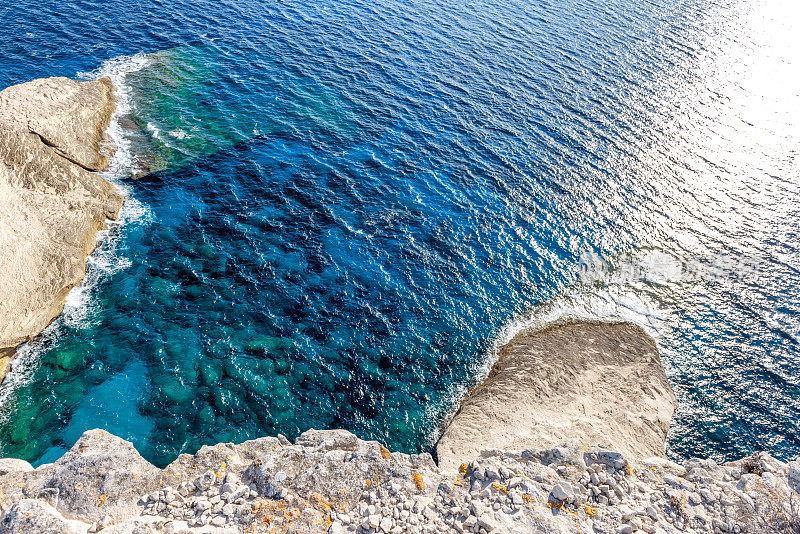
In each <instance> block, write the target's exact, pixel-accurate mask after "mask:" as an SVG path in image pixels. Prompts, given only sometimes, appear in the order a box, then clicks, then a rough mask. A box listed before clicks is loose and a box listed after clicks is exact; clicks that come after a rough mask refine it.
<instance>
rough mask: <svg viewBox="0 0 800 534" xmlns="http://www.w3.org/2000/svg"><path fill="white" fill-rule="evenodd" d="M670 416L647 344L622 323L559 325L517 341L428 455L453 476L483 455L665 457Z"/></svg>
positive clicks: (670, 398) (666, 388) (671, 403)
mask: <svg viewBox="0 0 800 534" xmlns="http://www.w3.org/2000/svg"><path fill="white" fill-rule="evenodd" d="M676 408H677V400H676V399H675V394H674V393H673V391H672V389H671V387H670V385H669V382H668V381H667V377H666V375H665V373H664V369H663V368H662V366H661V362H660V360H659V356H658V350H657V348H656V345H655V342H654V341H653V339H652V338H651V337H650V336H649V335H647V333H646V332H644V330H642V329H641V328H640V327H638V326H636V325H633V324H630V323H606V322H593V321H562V322H557V323H554V324H552V325H549V326H547V327H545V328H543V329H539V330H534V331H527V332H522V333H520V334H518V335H517V336H516V337H515V338H514V339H513V340H512V341H511V342H510V343H508V344H507V345H506V346H505V347H503V348H502V349H501V351H500V355H499V359H498V361H497V363H496V364H495V365H494V367H493V369H492V371H491V373H490V374H489V377H488V378H487V379H486V380H485V381H484V382H483V383H482V384H481V385H479V386H478V387H476V388H475V389H474V390H473V391H472V393H471V394H470V395H469V396H468V397H467V398H466V399H465V400H464V401H463V402H462V404H461V407H460V409H459V410H458V412H457V413H456V415H455V417H454V418H453V420H452V422H451V423H450V425H449V426H448V427H447V428H446V430H445V431H444V433H443V435H442V437H441V439H440V440H439V443H438V444H437V447H436V452H437V455H438V459H439V462H440V465H442V466H444V467H447V468H451V469H452V468H454V467H455V466H457V465H459V464H460V463H462V462H464V461H469V459H470V458H474V457H475V456H477V455H478V454H479V453H480V452H481V451H482V450H484V449H504V450H520V449H526V448H537V447H538V448H547V447H552V446H553V445H556V444H558V443H561V442H564V441H566V440H568V439H578V440H579V441H580V442H582V443H586V444H592V445H597V444H599V445H604V446H607V447H609V448H610V449H613V450H616V451H620V452H622V453H624V454H625V455H626V456H628V457H631V458H646V457H649V456H664V454H665V450H664V440H665V438H666V435H667V431H668V430H669V425H670V422H671V420H672V414H673V412H674V411H675V409H676Z"/></svg>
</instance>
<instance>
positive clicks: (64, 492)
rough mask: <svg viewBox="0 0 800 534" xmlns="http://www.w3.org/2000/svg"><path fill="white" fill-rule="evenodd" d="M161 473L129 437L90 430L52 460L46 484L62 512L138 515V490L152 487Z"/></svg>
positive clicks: (92, 515)
mask: <svg viewBox="0 0 800 534" xmlns="http://www.w3.org/2000/svg"><path fill="white" fill-rule="evenodd" d="M160 475H161V472H160V470H159V469H158V468H156V467H155V466H153V465H152V464H150V463H149V462H147V461H146V460H145V459H144V458H142V457H141V456H140V455H139V453H138V452H137V451H136V449H135V448H134V447H133V445H132V444H131V443H130V442H128V441H125V440H122V439H120V438H118V437H115V436H113V435H111V434H109V433H108V432H106V431H104V430H91V431H89V432H86V433H84V434H83V436H81V438H80V439H79V440H78V442H77V443H75V445H74V446H73V447H72V448H71V449H70V450H69V451H67V452H66V453H65V454H64V456H62V457H61V458H60V459H59V460H58V461H56V462H55V463H54V464H53V466H52V475H51V477H50V480H49V481H48V482H47V483H46V484H45V489H51V490H55V491H54V492H53V494H54V495H57V504H55V506H56V508H58V509H59V510H60V511H61V513H63V514H64V515H65V516H68V517H73V516H74V517H80V518H82V519H84V520H91V521H98V520H100V519H102V518H103V516H106V515H108V516H110V517H111V518H112V519H114V520H122V519H127V518H129V517H132V516H134V515H137V513H138V507H137V506H136V502H137V501H138V497H139V495H141V494H143V493H147V492H148V491H151V490H152V489H154V488H155V487H156V486H157V485H158V482H159V480H160Z"/></svg>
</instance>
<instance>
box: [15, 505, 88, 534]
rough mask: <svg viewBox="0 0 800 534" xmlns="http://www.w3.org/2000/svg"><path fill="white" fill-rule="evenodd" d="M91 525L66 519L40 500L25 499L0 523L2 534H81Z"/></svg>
mask: <svg viewBox="0 0 800 534" xmlns="http://www.w3.org/2000/svg"><path fill="white" fill-rule="evenodd" d="M88 526H89V525H86V524H84V523H81V522H80V521H70V520H68V519H65V518H64V517H63V516H62V515H61V514H59V513H58V510H56V509H55V508H53V507H52V506H50V505H49V504H47V503H46V502H43V501H40V500H38V499H23V500H21V501H19V502H17V503H16V504H14V506H13V507H12V508H11V510H10V511H9V512H8V513H7V514H6V515H5V517H4V518H3V520H2V521H0V534H33V533H40V534H45V533H46V534H81V533H83V532H86V528H87V527H88Z"/></svg>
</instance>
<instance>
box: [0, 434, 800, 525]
mask: <svg viewBox="0 0 800 534" xmlns="http://www.w3.org/2000/svg"><path fill="white" fill-rule="evenodd" d="M0 472H3V473H4V474H3V475H2V476H0V492H2V493H0V495H1V496H0V508H2V511H3V513H4V517H3V519H2V521H0V533H45V532H47V533H65V534H66V533H85V532H102V533H108V534H112V533H113V534H121V533H136V534H139V533H142V534H143V533H150V532H165V533H178V532H198V533H199V532H203V533H239V532H249V533H255V532H321V533H343V532H351V533H403V532H497V533H505V532H514V533H517V532H518V533H527V532H542V533H555V532H558V533H561V532H569V533H574V532H584V533H593V532H598V533H634V532H647V533H654V532H659V533H673V532H709V533H719V532H731V533H735V532H739V533H741V532H748V533H766V532H770V533H781V532H783V533H787V534H788V533H796V532H797V528H800V519H799V518H800V515H799V514H800V493H798V492H799V491H800V462H797V461H795V462H793V463H790V464H785V463H783V462H780V461H779V460H776V459H775V458H772V457H770V456H769V455H768V454H763V453H762V454H756V455H753V456H751V457H748V458H746V459H744V460H740V461H737V462H732V463H729V464H725V465H718V464H716V463H715V462H713V461H711V460H691V461H688V462H685V463H684V464H683V465H680V464H676V463H673V462H670V461H668V460H664V459H658V458H653V459H649V460H643V461H636V460H631V459H630V458H626V457H625V456H623V455H622V454H620V453H617V452H613V451H608V450H605V449H600V448H596V447H587V446H583V445H579V444H577V443H575V442H568V443H566V444H563V445H561V446H558V447H554V448H551V449H543V450H528V449H526V450H522V451H499V450H494V451H484V452H483V453H482V454H481V455H480V456H478V457H477V458H475V459H473V460H471V461H470V462H467V463H464V464H462V465H461V466H459V468H458V470H456V471H448V470H443V469H440V468H438V467H437V466H436V465H435V464H434V463H433V460H432V458H431V457H430V455H427V454H422V455H407V454H401V453H396V452H395V453H393V452H390V451H388V450H387V449H386V448H384V447H383V446H381V445H380V444H379V443H377V442H374V441H361V440H359V439H357V438H356V437H355V436H354V435H352V434H350V433H349V432H346V431H343V430H327V431H318V430H310V431H308V432H306V433H304V434H302V435H301V436H300V437H299V438H298V439H297V440H296V441H295V443H294V444H292V443H290V442H289V441H288V440H286V439H285V438H283V437H281V436H278V437H277V438H272V437H270V438H261V439H257V440H253V441H247V442H245V443H242V444H239V445H232V444H219V445H215V446H213V447H204V448H203V449H201V450H200V451H199V452H198V453H197V454H195V455H193V456H189V455H182V456H180V457H179V458H178V459H177V460H176V461H175V462H173V463H172V464H170V465H169V466H167V467H166V468H165V469H163V470H160V469H157V468H155V467H154V466H152V465H150V464H149V463H147V462H146V461H145V460H144V459H142V458H141V456H139V454H138V453H137V452H136V450H135V449H134V448H133V446H132V445H131V444H130V443H128V442H126V441H123V440H121V439H119V438H116V437H114V436H111V435H110V434H108V433H106V432H104V431H101V430H93V431H89V432H87V433H85V434H84V435H83V436H82V437H81V439H80V440H79V441H78V442H77V443H76V444H75V446H74V447H73V448H72V449H71V450H70V451H69V452H68V453H66V454H65V455H64V456H63V457H62V458H61V459H60V460H58V461H57V462H55V463H53V464H49V465H44V466H40V467H39V468H37V469H35V470H34V469H32V468H31V466H30V465H29V464H27V463H25V462H22V461H19V460H17V461H10V460H3V461H2V462H0Z"/></svg>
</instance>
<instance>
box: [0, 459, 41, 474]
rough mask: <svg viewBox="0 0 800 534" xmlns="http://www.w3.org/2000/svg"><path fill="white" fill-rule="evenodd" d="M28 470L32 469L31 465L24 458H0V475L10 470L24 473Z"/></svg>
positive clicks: (10, 471)
mask: <svg viewBox="0 0 800 534" xmlns="http://www.w3.org/2000/svg"><path fill="white" fill-rule="evenodd" d="M28 471H33V466H32V465H31V464H29V463H28V462H26V461H25V460H18V459H17V458H3V459H0V475H5V474H6V473H12V472H21V473H26V472H28Z"/></svg>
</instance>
